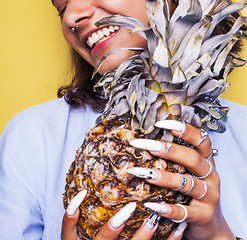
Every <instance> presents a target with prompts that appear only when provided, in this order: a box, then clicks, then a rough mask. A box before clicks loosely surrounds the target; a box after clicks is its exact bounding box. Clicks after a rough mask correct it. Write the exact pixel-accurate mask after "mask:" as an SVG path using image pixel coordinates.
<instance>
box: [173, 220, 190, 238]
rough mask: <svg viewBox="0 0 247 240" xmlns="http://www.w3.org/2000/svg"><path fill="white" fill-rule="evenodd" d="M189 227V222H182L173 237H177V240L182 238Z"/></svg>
mask: <svg viewBox="0 0 247 240" xmlns="http://www.w3.org/2000/svg"><path fill="white" fill-rule="evenodd" d="M187 226H188V223H187V222H181V223H180V224H179V225H178V227H177V229H176V230H175V232H174V234H173V236H174V237H176V238H178V237H180V236H181V235H182V234H183V232H184V230H185V229H186V227H187Z"/></svg>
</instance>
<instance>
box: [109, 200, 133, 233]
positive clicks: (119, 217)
mask: <svg viewBox="0 0 247 240" xmlns="http://www.w3.org/2000/svg"><path fill="white" fill-rule="evenodd" d="M135 209H136V203H135V202H131V203H129V204H127V205H126V206H124V207H123V208H122V209H121V210H120V211H119V212H117V213H116V215H114V216H113V217H112V218H111V220H110V224H111V226H112V227H113V228H119V227H120V226H121V225H122V224H124V223H125V222H126V221H127V220H128V219H129V218H130V216H131V214H132V213H133V212H134V211H135Z"/></svg>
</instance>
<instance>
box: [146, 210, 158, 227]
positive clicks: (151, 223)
mask: <svg viewBox="0 0 247 240" xmlns="http://www.w3.org/2000/svg"><path fill="white" fill-rule="evenodd" d="M160 218H161V216H160V215H159V214H158V213H157V212H152V213H151V215H150V216H149V217H148V219H147V220H146V222H145V225H144V226H145V228H146V229H148V230H152V229H154V228H155V226H156V225H157V223H158V222H159V220H160Z"/></svg>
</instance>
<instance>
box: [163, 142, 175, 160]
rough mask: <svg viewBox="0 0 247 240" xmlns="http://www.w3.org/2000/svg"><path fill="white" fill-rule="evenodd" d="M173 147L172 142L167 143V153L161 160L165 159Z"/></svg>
mask: <svg viewBox="0 0 247 240" xmlns="http://www.w3.org/2000/svg"><path fill="white" fill-rule="evenodd" d="M171 147H172V144H171V143H170V142H166V148H167V150H166V153H165V154H164V155H163V156H162V157H161V158H164V157H165V156H166V155H167V154H168V153H169V152H170V150H171Z"/></svg>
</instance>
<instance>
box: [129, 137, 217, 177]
mask: <svg viewBox="0 0 247 240" xmlns="http://www.w3.org/2000/svg"><path fill="white" fill-rule="evenodd" d="M129 144H130V145H132V146H133V147H136V148H141V149H146V150H148V151H150V153H151V154H152V155H154V156H157V157H160V158H165V159H167V160H170V161H173V162H176V163H179V164H181V165H183V166H184V167H185V168H187V169H188V170H189V172H191V173H193V174H195V175H196V176H205V175H206V174H207V173H208V172H209V171H210V173H211V172H212V170H213V169H211V167H213V166H214V162H213V159H212V154H211V153H212V150H211V152H210V154H209V155H208V156H207V157H208V158H207V159H205V158H204V157H202V156H201V155H200V154H199V153H198V152H197V151H196V150H194V149H191V148H188V147H185V146H181V145H178V144H175V143H170V142H165V141H157V140H152V139H134V140H131V141H130V142H129ZM211 161H212V162H213V163H211ZM211 165H212V166H211Z"/></svg>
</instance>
